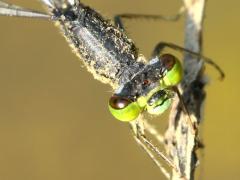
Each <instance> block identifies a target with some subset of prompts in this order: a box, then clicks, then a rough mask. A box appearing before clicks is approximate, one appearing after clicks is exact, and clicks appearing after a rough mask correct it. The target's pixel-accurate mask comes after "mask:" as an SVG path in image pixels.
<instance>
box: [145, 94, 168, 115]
mask: <svg viewBox="0 0 240 180" xmlns="http://www.w3.org/2000/svg"><path fill="white" fill-rule="evenodd" d="M171 103H172V99H171V93H170V92H168V90H161V91H158V92H156V93H155V94H153V95H152V96H151V98H150V99H148V101H147V105H146V109H147V111H148V113H150V114H155V115H160V114H162V113H163V112H164V111H166V110H167V109H168V108H169V106H170V105H171Z"/></svg>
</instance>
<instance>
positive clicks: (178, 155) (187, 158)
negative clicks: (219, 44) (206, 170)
mask: <svg viewBox="0 0 240 180" xmlns="http://www.w3.org/2000/svg"><path fill="white" fill-rule="evenodd" d="M183 1H184V4H185V6H186V9H187V10H186V11H187V12H186V13H187V14H186V24H185V48H186V49H189V50H192V51H194V52H200V53H201V43H202V39H201V38H202V34H201V33H202V23H203V15H204V7H205V0H183ZM202 66H203V63H202V61H198V60H197V59H194V57H192V56H190V55H187V54H186V55H185V59H184V70H185V76H184V80H183V83H182V84H181V86H179V87H178V88H179V89H180V91H181V92H182V97H183V100H184V104H185V105H186V108H187V110H188V112H189V114H190V117H191V120H192V122H193V124H194V123H196V124H197V125H198V124H199V122H200V118H201V117H200V116H201V108H202V103H203V100H204V97H205V92H204V90H203V87H204V84H205V82H204V80H203V76H202ZM188 118H189V117H188V114H187V113H186V112H184V110H183V108H182V107H181V103H180V102H179V98H177V97H176V98H175V99H174V102H173V106H172V109H171V112H170V117H169V127H168V129H167V131H166V133H165V140H166V142H167V143H166V151H167V154H168V156H170V157H171V158H172V159H173V162H174V164H175V165H176V167H177V169H179V171H180V172H181V174H182V176H183V177H184V179H185V178H186V179H189V180H193V179H194V170H195V167H196V164H197V161H198V160H197V157H196V152H195V151H196V147H197V141H196V138H197V132H196V134H193V133H191V127H190V126H189V124H188V123H186V122H187V121H188ZM180 179H183V178H182V177H179V173H176V171H175V170H173V174H172V180H180Z"/></svg>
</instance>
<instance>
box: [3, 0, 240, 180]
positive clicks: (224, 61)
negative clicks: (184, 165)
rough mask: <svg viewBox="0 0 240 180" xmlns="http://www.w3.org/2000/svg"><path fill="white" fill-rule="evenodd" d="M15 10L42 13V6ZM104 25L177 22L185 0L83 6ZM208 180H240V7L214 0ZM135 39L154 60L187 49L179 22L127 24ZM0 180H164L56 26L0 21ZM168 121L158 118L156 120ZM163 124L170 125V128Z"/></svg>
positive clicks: (208, 49) (209, 27) (208, 38)
mask: <svg viewBox="0 0 240 180" xmlns="http://www.w3.org/2000/svg"><path fill="white" fill-rule="evenodd" d="M10 2H12V3H16V4H18V5H21V6H24V7H29V8H33V9H38V10H42V7H41V4H40V3H39V2H37V1H26V0H11V1H10ZM84 2H85V3H86V4H89V5H91V6H92V7H95V8H96V9H97V10H99V11H100V12H101V13H102V14H104V15H105V16H107V17H109V18H111V17H113V15H114V14H118V13H124V12H125V13H126V12H132V13H146V14H159V13H162V14H166V15H171V14H175V12H176V11H177V10H178V8H179V7H180V5H181V1H180V0H171V1H167V0H148V1H146V0H138V1H129V0H119V1H116V0H114V1H113V0H101V1H97V0H84ZM206 10H207V11H206V21H205V24H204V54H205V55H207V56H209V57H211V58H213V59H214V60H215V61H216V62H217V63H218V64H219V65H220V66H221V67H222V68H223V69H224V70H225V73H226V75H227V77H226V79H225V81H224V82H220V81H218V80H217V73H216V72H215V71H214V70H213V69H212V68H211V67H209V66H207V71H206V72H207V73H208V74H209V75H210V77H211V81H210V84H209V85H208V86H207V88H206V90H207V93H208V94H207V96H208V97H207V101H206V105H205V122H204V128H203V131H204V133H203V136H204V142H205V145H206V148H205V151H204V159H205V160H204V163H203V164H204V170H203V174H202V177H204V178H203V179H207V180H210V179H211V180H213V179H218V180H219V179H231V180H237V179H240V169H239V168H240V155H239V152H240V144H239V137H240V127H239V126H240V121H239V117H238V116H239V109H238V108H239V104H238V101H239V100H240V98H239V97H240V95H239V94H238V93H240V91H239V88H240V83H239V82H238V81H239V72H240V70H239V69H238V68H239V67H240V60H239V55H238V53H239V52H240V46H239V42H240V38H239V37H240V36H239V32H240V24H239V18H240V1H238V0H232V1H229V2H227V1H225V0H209V1H208V4H207V9H206ZM126 26H127V28H128V31H129V34H130V37H131V38H133V40H134V41H135V42H136V44H137V46H138V47H139V48H140V50H141V52H142V53H144V54H145V55H146V56H148V55H149V54H150V52H151V50H152V49H153V47H154V44H156V43H157V42H158V41H160V40H162V41H169V42H175V43H177V44H180V45H181V44H182V42H183V21H180V22H179V23H177V24H172V23H166V22H154V21H151V22H147V21H141V20H138V21H128V22H127V23H126ZM0 27H1V28H0V83H1V89H0V180H76V179H85V180H113V179H114V180H130V179H132V180H133V179H134V180H136V179H138V180H146V179H156V180H157V179H163V176H162V174H161V173H160V172H159V171H158V169H157V168H156V167H155V166H154V165H153V163H152V161H151V160H150V159H149V158H148V157H147V156H146V155H145V154H144V153H143V152H142V150H141V149H140V148H139V147H138V146H137V145H136V143H135V142H134V140H133V138H132V137H131V133H130V130H129V127H128V125H127V124H125V123H121V122H118V121H116V120H115V119H113V117H112V116H111V115H110V113H109V112H108V109H107V102H108V98H109V96H110V95H111V89H110V87H109V86H107V85H103V84H101V83H100V82H98V81H96V80H94V79H93V78H92V76H91V75H90V74H89V73H88V72H86V70H85V69H84V68H82V67H81V66H82V65H81V63H79V61H78V60H77V57H75V55H74V54H73V53H71V51H70V48H69V47H68V45H67V43H66V42H65V39H64V38H63V37H62V36H61V35H60V34H59V32H58V29H57V28H55V27H54V26H53V24H52V23H51V22H48V21H44V20H30V19H21V18H9V17H0ZM164 120H165V119H163V118H161V117H159V121H164ZM165 121H166V120H165Z"/></svg>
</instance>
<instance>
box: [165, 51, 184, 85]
mask: <svg viewBox="0 0 240 180" xmlns="http://www.w3.org/2000/svg"><path fill="white" fill-rule="evenodd" d="M160 60H161V61H162V64H163V66H164V67H165V68H166V70H167V73H166V75H165V76H164V77H163V79H161V80H160V84H161V85H162V86H163V87H170V86H175V85H177V84H178V83H179V82H180V81H181V80H182V77H183V68H182V65H181V63H180V61H179V60H178V59H177V58H176V57H174V56H173V55H171V54H164V55H162V56H161V57H160Z"/></svg>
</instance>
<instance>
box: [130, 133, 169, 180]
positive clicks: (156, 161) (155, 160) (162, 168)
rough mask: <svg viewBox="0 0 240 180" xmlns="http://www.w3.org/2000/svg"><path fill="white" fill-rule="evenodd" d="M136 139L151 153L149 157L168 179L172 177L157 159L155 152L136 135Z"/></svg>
mask: <svg viewBox="0 0 240 180" xmlns="http://www.w3.org/2000/svg"><path fill="white" fill-rule="evenodd" d="M134 140H135V141H136V142H137V143H138V144H139V146H141V147H142V148H143V150H144V151H145V152H146V153H147V154H148V155H149V157H150V158H151V159H152V160H153V162H154V163H155V164H156V165H157V166H158V168H159V169H160V170H161V171H162V173H163V174H164V175H165V177H166V178H167V179H170V174H169V172H168V171H167V170H166V169H165V168H164V167H163V166H162V164H161V163H160V162H159V161H158V160H157V158H156V157H155V156H154V154H153V153H152V152H151V151H150V150H149V149H148V147H147V146H146V145H145V144H144V143H143V142H142V141H141V140H140V139H139V138H137V136H135V135H134Z"/></svg>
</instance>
